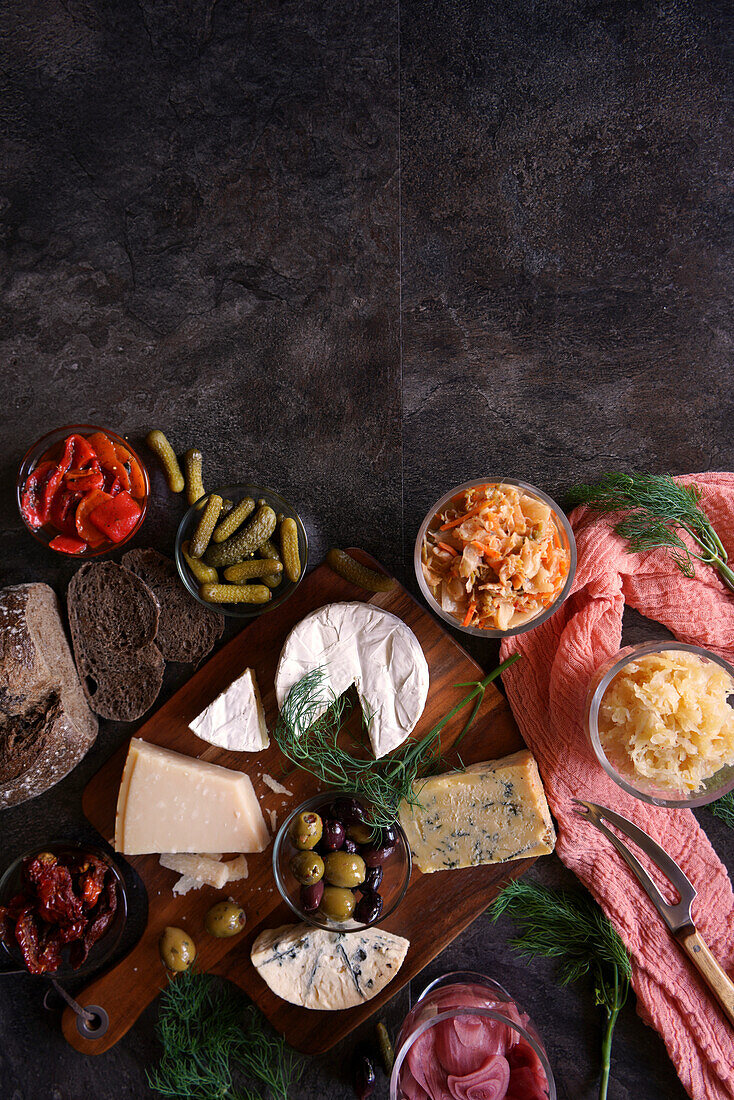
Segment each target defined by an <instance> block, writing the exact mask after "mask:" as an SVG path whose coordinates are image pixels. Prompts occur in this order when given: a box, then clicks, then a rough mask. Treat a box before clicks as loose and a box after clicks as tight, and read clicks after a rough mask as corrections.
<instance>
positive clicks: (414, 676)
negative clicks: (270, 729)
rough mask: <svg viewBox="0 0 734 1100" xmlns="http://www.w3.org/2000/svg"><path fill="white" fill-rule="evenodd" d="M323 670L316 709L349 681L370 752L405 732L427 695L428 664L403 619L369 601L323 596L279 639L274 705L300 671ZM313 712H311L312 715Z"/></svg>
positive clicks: (381, 750) (397, 741) (385, 749)
mask: <svg viewBox="0 0 734 1100" xmlns="http://www.w3.org/2000/svg"><path fill="white" fill-rule="evenodd" d="M319 667H321V668H323V669H324V671H325V674H326V675H325V681H324V685H323V687H324V702H323V707H322V708H321V713H323V712H324V711H325V710H326V709H327V707H329V706H330V704H331V699H332V695H336V696H339V695H342V694H343V693H344V692H345V691H346V690H347V688H349V687H351V686H352V684H354V686H355V688H356V690H357V695H358V696H359V702H360V705H361V707H362V711H363V712H364V715H365V720H366V722H367V730H368V733H369V737H370V742H371V744H372V750H373V752H374V754H375V756H376V757H378V758H379V757H381V756H385V754H386V753H389V752H392V751H393V749H396V748H397V747H398V745H401V744H402V743H403V741H405V739H406V738H407V737H408V736H409V735H410V733H411V732H412V731H413V730H414V729H415V726H416V724H417V722H418V719H419V718H420V716H421V714H422V713H423V708H424V707H425V705H426V697H427V695H428V680H429V674H428V664H427V663H426V658H425V656H424V655H423V650H422V649H421V647H420V643H419V641H418V639H417V638H416V636H415V634H414V633H413V631H412V630H411V629H410V627H409V626H406V624H405V623H404V622H403V621H402V619H399V618H398V617H397V615H392V614H391V613H390V612H389V611H383V610H382V608H381V607H375V606H374V605H373V604H370V603H359V602H357V601H353V602H351V603H330V604H327V605H326V606H325V607H320V608H318V610H317V611H312V612H311V614H310V615H307V616H306V617H305V619H302V620H301V622H300V623H298V624H297V625H296V626H295V627H294V628H293V630H292V631H291V632H290V634H289V635H288V637H287V638H286V641H285V645H284V646H283V650H282V652H281V655H280V660H279V662H278V668H277V671H276V673H275V692H276V695H277V698H278V706H279V707H280V709H281V710H282V709H283V704H284V702H285V700H286V698H287V696H288V692H289V691H290V690H291V688H292V687H293V686H294V684H297V683H298V681H299V680H300V679H302V678H303V677H304V676H305V675H306V673H308V672H312V671H313V670H314V669H316V668H319ZM317 717H319V714H318V712H316V713H315V715H314V721H315V720H316V718H317Z"/></svg>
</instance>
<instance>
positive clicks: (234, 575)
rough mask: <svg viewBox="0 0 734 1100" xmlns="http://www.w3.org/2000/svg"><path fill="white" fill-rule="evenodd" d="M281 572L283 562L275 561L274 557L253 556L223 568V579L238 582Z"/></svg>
mask: <svg viewBox="0 0 734 1100" xmlns="http://www.w3.org/2000/svg"><path fill="white" fill-rule="evenodd" d="M215 572H216V570H215ZM282 572H283V563H282V562H279V561H276V560H275V558H265V559H263V558H253V559H252V560H251V561H240V562H237V564H236V565H228V566H227V568H226V569H225V570H224V579H225V580H227V581H232V582H233V583H234V584H240V583H241V582H242V581H251V580H252V579H253V577H263V578H264V577H269V576H272V575H273V574H275V573H282Z"/></svg>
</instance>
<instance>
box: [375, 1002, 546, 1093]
mask: <svg viewBox="0 0 734 1100" xmlns="http://www.w3.org/2000/svg"><path fill="white" fill-rule="evenodd" d="M509 1003H511V1004H515V1001H514V1000H513V999H512V998H511V999H510V1002H509ZM419 1004H420V1001H416V1003H415V1005H414V1006H413V1007H414V1008H417V1007H418V1005H419ZM516 1007H517V1005H516ZM411 1011H412V1010H411ZM518 1011H519V1009H518ZM457 1016H482V1017H484V1018H485V1019H488V1020H496V1021H497V1022H498V1023H501V1024H505V1025H506V1026H507V1027H510V1028H512V1029H513V1030H514V1031H516V1032H518V1033H519V1034H520V1035H521V1036H522V1038H523V1039H524V1040H525V1042H526V1043H528V1045H529V1046H530V1047H531V1048H532V1049H533V1051H534V1052H535V1053H536V1054H537V1056H538V1058H539V1060H540V1063H541V1065H542V1066H543V1071H544V1073H545V1077H546V1083H547V1085H548V1098H547V1100H557V1097H558V1093H557V1091H556V1081H555V1077H554V1076H553V1069H552V1067H551V1064H550V1060H549V1058H548V1054H547V1052H546V1050H545V1044H544V1043H543V1040H542V1039H541V1037H540V1034H538V1038H537V1039H536V1038H535V1037H534V1036H533V1035H531V1034H530V1032H529V1031H527V1030H526V1028H524V1027H523V1026H522V1024H518V1023H516V1022H515V1021H514V1020H510V1019H509V1018H508V1017H507V1016H505V1014H504V1013H503V1012H495V1011H494V1010H493V1009H491V1008H472V1007H471V1006H470V1005H461V1006H457V1007H456V1008H449V1009H446V1010H445V1011H444V1012H437V1013H436V1015H435V1016H431V1017H429V1018H428V1019H427V1020H424V1021H423V1022H422V1023H421V1024H418V1025H417V1026H416V1027H414V1028H413V1030H412V1031H411V1032H410V1034H409V1035H408V1036H406V1038H405V1039H404V1040H403V1042H402V1043H401V1044H400V1046H399V1047H398V1049H397V1050H396V1051H395V1063H394V1065H393V1068H392V1073H391V1074H390V1100H398V1085H399V1083H400V1082H399V1077H400V1070H401V1069H402V1066H403V1062H404V1061H405V1059H406V1058H407V1056H408V1051H409V1050H410V1048H411V1047H412V1046H413V1043H415V1042H416V1040H417V1039H420V1038H421V1036H422V1035H425V1033H426V1032H427V1031H428V1029H429V1028H432V1027H435V1026H436V1024H440V1023H444V1021H446V1020H452V1019H455V1018H456V1017H457ZM528 1018H529V1017H528ZM533 1026H534V1025H533ZM401 1030H402V1029H401Z"/></svg>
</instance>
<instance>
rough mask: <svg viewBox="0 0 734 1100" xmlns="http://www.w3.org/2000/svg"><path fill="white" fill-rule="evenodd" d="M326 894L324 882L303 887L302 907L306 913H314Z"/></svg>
mask: <svg viewBox="0 0 734 1100" xmlns="http://www.w3.org/2000/svg"><path fill="white" fill-rule="evenodd" d="M323 896H324V882H323V879H322V880H321V881H320V882H315V883H314V884H313V886H302V887H301V909H303V911H304V913H314V912H315V911H316V910H317V909H318V907H319V906H320V905H321V899H322V897H323Z"/></svg>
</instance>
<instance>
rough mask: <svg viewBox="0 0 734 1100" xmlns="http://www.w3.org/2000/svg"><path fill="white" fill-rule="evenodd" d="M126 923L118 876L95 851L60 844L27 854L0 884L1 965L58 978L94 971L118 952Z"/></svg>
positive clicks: (16, 861) (100, 852)
mask: <svg viewBox="0 0 734 1100" xmlns="http://www.w3.org/2000/svg"><path fill="white" fill-rule="evenodd" d="M126 919H127V897H126V894H125V885H124V882H123V879H122V875H121V874H120V872H119V870H118V869H117V867H116V866H115V864H114V863H113V861H112V860H111V859H110V857H109V856H108V855H107V854H106V852H103V851H102V850H101V849H100V848H93V847H84V848H78V847H74V846H73V845H70V844H65V843H63V842H59V843H52V844H47V845H46V846H44V847H43V848H34V849H33V850H32V851H30V852H26V853H25V854H24V855H22V856H20V857H19V858H18V859H16V860H15V862H14V863H12V864H11V865H10V867H8V869H7V870H6V871H5V873H4V874H3V876H2V878H1V879H0V944H1V945H2V948H3V949H4V952H5V956H6V960H5V961H6V963H7V962H8V961H11V960H12V962H15V963H16V964H20V965H21V966H22V967H24V968H25V969H26V970H27V971H28V972H29V973H30V974H40V975H45V976H47V977H51V978H57V977H69V976H70V975H81V974H86V973H88V972H89V971H90V970H94V969H96V968H97V967H99V966H101V965H102V964H103V963H104V962H106V961H107V959H108V958H109V957H110V955H111V954H112V952H113V951H114V950H115V948H116V947H117V945H118V943H119V942H120V937H121V936H122V932H123V929H124V927H125V920H126ZM8 957H9V958H8ZM0 969H7V967H0Z"/></svg>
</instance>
